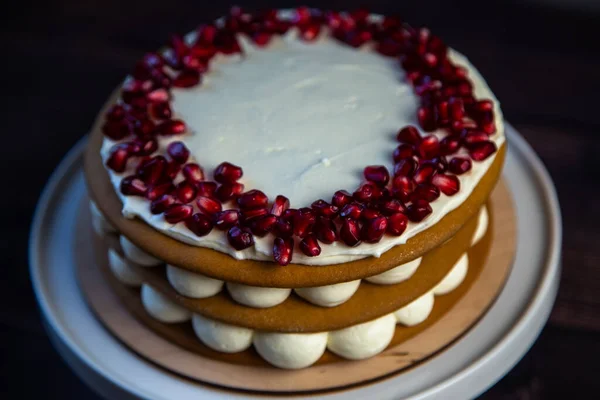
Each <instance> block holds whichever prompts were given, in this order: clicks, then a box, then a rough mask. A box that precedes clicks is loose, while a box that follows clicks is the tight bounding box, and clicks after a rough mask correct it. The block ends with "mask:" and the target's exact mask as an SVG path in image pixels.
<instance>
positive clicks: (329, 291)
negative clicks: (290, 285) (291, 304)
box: [294, 279, 360, 307]
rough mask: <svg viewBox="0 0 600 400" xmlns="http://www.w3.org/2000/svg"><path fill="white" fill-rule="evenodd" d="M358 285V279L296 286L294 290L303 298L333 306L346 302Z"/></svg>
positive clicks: (322, 305) (319, 304) (321, 304)
mask: <svg viewBox="0 0 600 400" xmlns="http://www.w3.org/2000/svg"><path fill="white" fill-rule="evenodd" d="M358 286H360V279H357V280H355V281H350V282H342V283H336V284H334V285H326V286H315V287H307V288H296V289H294V292H296V294H297V295H298V296H300V297H302V298H303V299H305V300H307V301H309V302H311V303H313V304H316V305H318V306H321V307H335V306H338V305H340V304H342V303H344V302H346V301H347V300H348V299H349V298H350V297H352V295H353V294H354V293H355V292H356V290H357V289H358Z"/></svg>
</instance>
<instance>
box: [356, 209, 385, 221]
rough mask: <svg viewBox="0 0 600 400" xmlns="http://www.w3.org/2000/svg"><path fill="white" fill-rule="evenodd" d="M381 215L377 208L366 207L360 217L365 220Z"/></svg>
mask: <svg viewBox="0 0 600 400" xmlns="http://www.w3.org/2000/svg"><path fill="white" fill-rule="evenodd" d="M379 217H381V213H380V212H379V211H377V210H373V209H372V208H365V209H364V210H363V212H362V213H361V214H360V218H361V219H362V220H363V221H369V220H371V219H374V218H379Z"/></svg>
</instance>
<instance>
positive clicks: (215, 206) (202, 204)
mask: <svg viewBox="0 0 600 400" xmlns="http://www.w3.org/2000/svg"><path fill="white" fill-rule="evenodd" d="M196 205H197V206H198V208H199V209H200V211H202V212H203V213H204V214H208V215H213V214H216V213H218V212H219V211H221V210H222V209H223V208H222V206H221V203H219V202H218V201H217V200H215V199H211V198H210V197H206V196H198V198H197V199H196Z"/></svg>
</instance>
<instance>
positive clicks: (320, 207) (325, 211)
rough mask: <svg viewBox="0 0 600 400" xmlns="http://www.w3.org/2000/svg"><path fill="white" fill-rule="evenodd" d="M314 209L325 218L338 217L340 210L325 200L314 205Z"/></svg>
mask: <svg viewBox="0 0 600 400" xmlns="http://www.w3.org/2000/svg"><path fill="white" fill-rule="evenodd" d="M311 207H312V209H313V210H315V212H316V213H317V215H322V216H324V217H333V216H335V215H337V213H338V211H339V209H338V208H337V207H336V206H334V205H333V204H329V203H328V202H326V201H325V200H322V199H321V200H317V201H315V202H313V203H312V205H311Z"/></svg>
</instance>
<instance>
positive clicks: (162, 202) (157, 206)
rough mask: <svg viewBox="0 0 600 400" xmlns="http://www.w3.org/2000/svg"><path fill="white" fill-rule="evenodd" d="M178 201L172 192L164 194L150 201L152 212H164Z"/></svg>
mask: <svg viewBox="0 0 600 400" xmlns="http://www.w3.org/2000/svg"><path fill="white" fill-rule="evenodd" d="M176 202H177V201H176V200H175V197H174V196H172V195H170V194H163V195H162V196H160V197H158V198H156V199H155V200H153V201H152V202H151V203H150V212H151V213H152V214H160V213H163V212H165V211H166V210H167V209H168V208H169V207H171V206H172V205H173V204H175V203H176Z"/></svg>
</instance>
